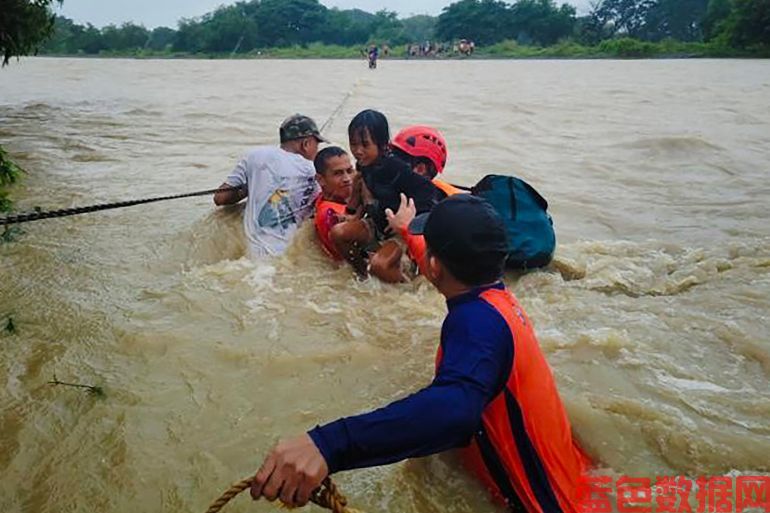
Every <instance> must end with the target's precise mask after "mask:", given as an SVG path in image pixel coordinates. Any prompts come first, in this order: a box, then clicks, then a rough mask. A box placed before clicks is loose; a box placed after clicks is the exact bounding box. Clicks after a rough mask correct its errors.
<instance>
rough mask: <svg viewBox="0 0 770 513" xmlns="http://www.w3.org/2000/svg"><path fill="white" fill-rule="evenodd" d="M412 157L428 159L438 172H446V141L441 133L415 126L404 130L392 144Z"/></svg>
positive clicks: (422, 126) (427, 127) (425, 127)
mask: <svg viewBox="0 0 770 513" xmlns="http://www.w3.org/2000/svg"><path fill="white" fill-rule="evenodd" d="M391 144H392V145H393V147H394V148H398V149H399V150H401V151H403V152H404V153H406V154H408V155H411V156H412V157H426V158H428V159H430V161H431V162H433V167H435V168H436V172H438V173H442V172H444V166H445V165H446V158H447V149H446V141H445V140H444V136H443V135H441V132H439V131H438V130H436V129H435V128H431V127H429V126H425V125H413V126H409V127H406V128H404V129H403V130H401V131H400V132H399V133H398V134H396V137H394V138H393V142H392V143H391Z"/></svg>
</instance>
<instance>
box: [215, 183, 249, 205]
mask: <svg viewBox="0 0 770 513" xmlns="http://www.w3.org/2000/svg"><path fill="white" fill-rule="evenodd" d="M219 188H220V189H223V190H221V191H219V192H215V193H214V204H215V205H216V206H218V207H219V206H222V205H233V204H235V203H238V202H239V201H241V200H242V199H243V198H245V197H246V196H248V195H249V189H248V188H247V187H246V184H243V185H241V186H240V187H233V186H232V185H230V184H228V183H227V182H225V183H223V184H222V185H220V186H219Z"/></svg>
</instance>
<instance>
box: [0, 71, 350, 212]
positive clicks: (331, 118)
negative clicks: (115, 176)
mask: <svg viewBox="0 0 770 513" xmlns="http://www.w3.org/2000/svg"><path fill="white" fill-rule="evenodd" d="M360 81H361V79H359V80H357V81H356V83H355V84H354V85H353V87H352V88H351V89H350V91H348V92H347V94H345V96H344V97H343V98H342V101H340V103H339V105H338V106H337V108H336V109H334V111H332V113H331V115H330V116H329V118H328V119H327V120H326V122H325V123H324V124H323V125H322V126H321V130H320V132H322V133H323V131H324V130H326V129H327V128H328V127H330V126H331V124H332V122H333V121H334V118H336V117H337V116H338V115H339V114H340V112H342V108H343V107H344V106H345V103H347V101H348V100H349V99H350V97H351V96H353V93H354V92H355V90H356V88H357V87H358V84H359V83H360ZM233 189H235V188H234V187H233V188H217V189H209V190H205V191H197V192H188V193H184V194H174V195H171V196H160V197H156V198H144V199H137V200H129V201H118V202H114V203H101V204H97V205H89V206H86V207H75V208H64V209H60V210H49V211H42V210H38V211H35V212H27V213H23V214H13V215H9V216H6V217H3V218H0V226H6V227H7V226H9V225H12V224H20V223H28V222H30V221H40V220H41V219H51V218H54V217H68V216H75V215H78V214H87V213H89V212H98V211H99V210H110V209H113V208H123V207H132V206H134V205H143V204H145V203H155V202H156V201H167V200H173V199H180V198H191V197H193V196H207V195H209V194H214V193H216V192H222V191H228V190H233Z"/></svg>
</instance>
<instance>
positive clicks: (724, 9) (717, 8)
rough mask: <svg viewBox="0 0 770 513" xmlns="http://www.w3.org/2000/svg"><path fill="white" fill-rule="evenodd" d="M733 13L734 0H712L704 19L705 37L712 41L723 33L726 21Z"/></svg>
mask: <svg viewBox="0 0 770 513" xmlns="http://www.w3.org/2000/svg"><path fill="white" fill-rule="evenodd" d="M732 11H733V2H732V0H710V1H709V3H708V7H707V8H706V15H705V16H704V17H703V22H702V25H703V35H704V38H705V39H706V40H710V39H712V38H714V37H715V36H717V35H718V34H719V33H720V32H723V25H724V22H725V20H726V19H727V18H728V17H729V16H730V13H731V12H732Z"/></svg>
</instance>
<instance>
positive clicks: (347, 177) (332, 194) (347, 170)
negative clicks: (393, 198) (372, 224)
mask: <svg viewBox="0 0 770 513" xmlns="http://www.w3.org/2000/svg"><path fill="white" fill-rule="evenodd" d="M313 164H314V165H315V171H316V180H317V181H318V184H319V185H320V186H321V195H320V196H319V197H318V200H317V201H316V207H315V228H316V233H317V234H318V238H319V239H320V241H321V246H322V247H323V249H324V251H325V252H326V253H327V254H328V255H329V256H330V257H332V258H333V259H334V260H343V258H342V255H340V253H339V250H338V249H337V246H336V245H335V244H334V242H333V241H332V238H331V235H330V232H331V229H332V228H333V227H334V226H335V225H336V224H337V223H339V222H341V221H344V220H345V206H346V205H347V202H348V200H349V199H350V195H351V194H352V192H353V179H354V177H355V176H356V173H357V171H356V169H355V168H354V167H353V164H352V163H351V162H350V156H349V155H348V154H347V152H346V151H345V150H343V149H342V148H340V147H339V146H329V147H328V148H324V149H323V150H321V151H319V152H318V155H316V158H315V160H314V161H313Z"/></svg>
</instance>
